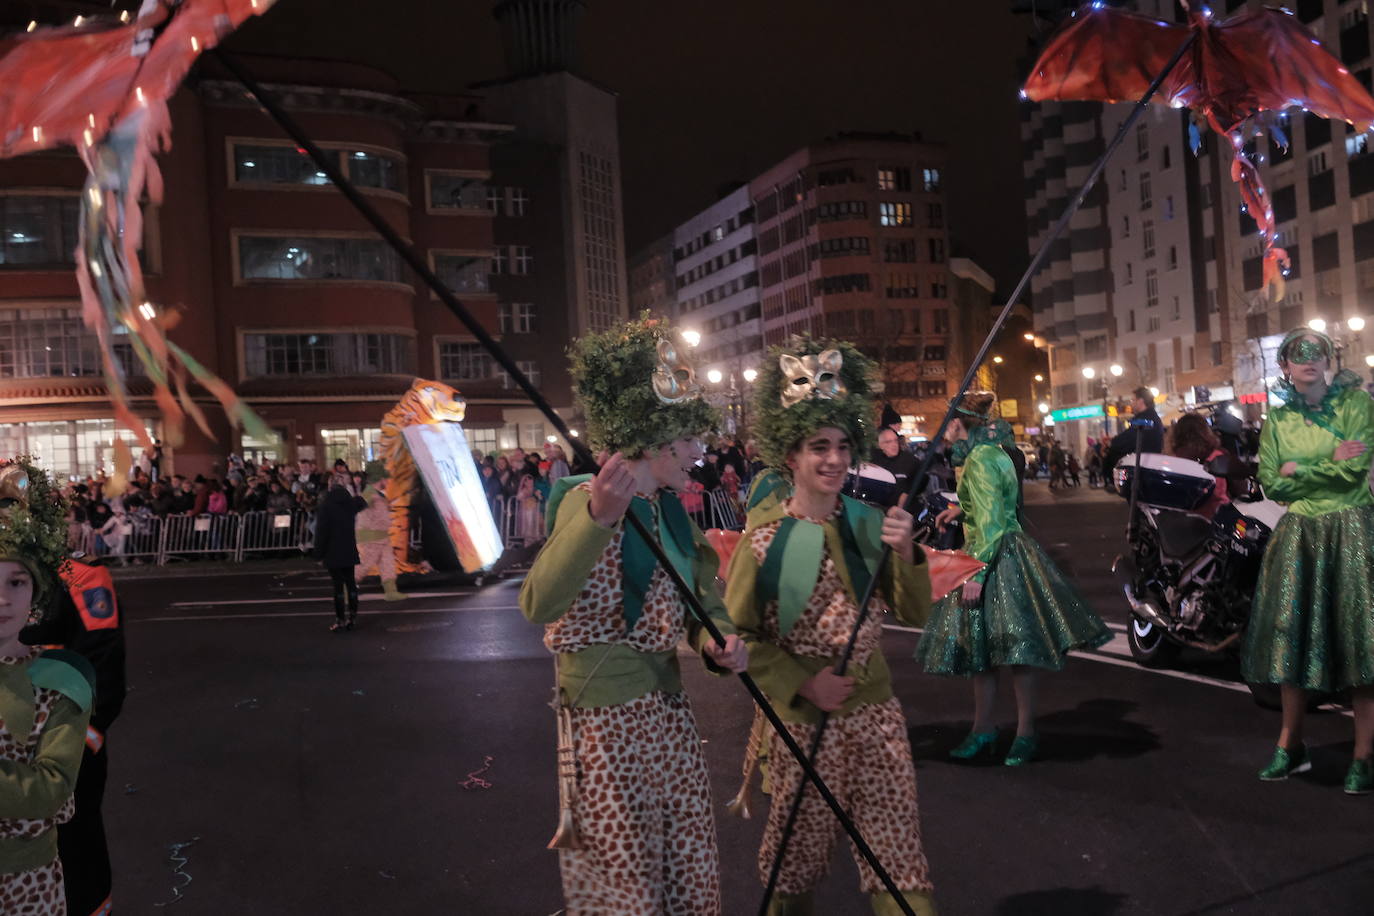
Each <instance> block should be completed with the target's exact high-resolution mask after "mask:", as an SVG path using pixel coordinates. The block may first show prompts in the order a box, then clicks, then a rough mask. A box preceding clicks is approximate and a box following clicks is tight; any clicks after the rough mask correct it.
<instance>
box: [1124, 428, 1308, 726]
mask: <svg viewBox="0 0 1374 916" xmlns="http://www.w3.org/2000/svg"><path fill="white" fill-rule="evenodd" d="M1234 462H1235V459H1234V458H1233V457H1232V456H1230V455H1222V456H1218V457H1217V458H1214V459H1213V460H1212V461H1209V462H1207V464H1206V465H1203V464H1200V463H1198V462H1196V461H1189V460H1187V459H1183V458H1176V457H1172V456H1169V455H1159V454H1150V453H1144V454H1141V453H1136V454H1133V455H1127V456H1125V457H1124V458H1122V459H1121V461H1120V462H1119V463H1118V464H1117V466H1116V468H1115V469H1114V477H1115V480H1114V483H1115V484H1116V491H1117V493H1118V494H1120V495H1121V496H1123V497H1126V498H1128V499H1131V500H1132V504H1133V507H1134V508H1133V511H1132V516H1131V521H1130V525H1129V527H1128V529H1127V538H1128V542H1129V547H1130V551H1129V553H1126V554H1122V555H1121V556H1118V557H1117V558H1116V561H1115V562H1114V563H1113V564H1112V572H1113V573H1114V574H1115V575H1116V578H1117V582H1118V584H1119V585H1120V586H1121V589H1122V593H1123V594H1124V595H1125V597H1126V601H1127V603H1129V604H1130V607H1131V617H1132V619H1131V623H1130V628H1129V629H1128V631H1127V642H1128V643H1129V645H1130V649H1131V656H1132V657H1133V658H1134V659H1135V660H1136V662H1138V663H1139V664H1141V665H1143V666H1144V667H1147V668H1167V667H1169V666H1170V665H1171V664H1173V662H1174V661H1175V660H1176V659H1177V657H1178V655H1179V653H1180V651H1182V649H1183V647H1184V646H1192V647H1195V648H1201V649H1205V650H1207V651H1210V652H1221V651H1226V650H1234V649H1236V648H1238V647H1239V641H1240V638H1241V634H1242V633H1243V632H1244V629H1245V624H1246V621H1247V620H1248V619H1249V616H1250V603H1251V599H1252V598H1253V596H1254V590H1255V584H1256V582H1257V580H1258V578H1259V569H1260V558H1261V557H1262V556H1263V555H1264V548H1265V545H1266V544H1267V542H1268V540H1269V536H1270V534H1271V533H1272V532H1273V530H1274V527H1275V526H1276V525H1278V523H1279V519H1280V518H1282V517H1283V514H1284V512H1285V509H1284V508H1283V506H1281V505H1279V504H1278V503H1276V502H1274V501H1273V500H1270V499H1266V498H1265V496H1264V493H1263V490H1262V489H1261V488H1260V486H1259V482H1258V481H1257V480H1256V479H1255V476H1254V473H1253V469H1252V467H1251V466H1249V465H1246V466H1244V467H1240V468H1238V467H1235V466H1234ZM1241 472H1244V473H1243V474H1242V473H1241ZM1218 477H1227V478H1228V479H1229V480H1230V481H1232V483H1231V484H1230V485H1229V487H1228V495H1229V496H1230V499H1231V502H1229V503H1224V504H1222V505H1221V506H1220V507H1219V508H1218V509H1217V512H1216V515H1215V516H1214V517H1213V518H1211V519H1208V518H1207V517H1206V516H1204V515H1201V514H1199V513H1198V511H1197V510H1198V509H1200V508H1201V507H1202V506H1203V505H1204V504H1205V503H1206V502H1207V500H1208V499H1209V498H1210V497H1211V496H1212V493H1213V492H1214V490H1215V487H1216V481H1217V478H1218ZM1254 689H1255V688H1254V687H1252V690H1254ZM1261 689H1262V688H1261ZM1257 699H1261V701H1264V699H1265V698H1263V697H1259V696H1258V694H1257Z"/></svg>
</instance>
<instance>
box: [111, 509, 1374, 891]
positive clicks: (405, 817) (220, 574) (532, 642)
mask: <svg viewBox="0 0 1374 916" xmlns="http://www.w3.org/2000/svg"><path fill="white" fill-rule="evenodd" d="M1027 501H1028V515H1029V517H1030V520H1031V522H1032V526H1033V527H1032V529H1031V532H1032V534H1033V535H1034V536H1035V537H1037V538H1038V539H1039V540H1040V541H1041V543H1042V544H1044V545H1045V546H1046V547H1047V548H1048V549H1049V550H1050V552H1051V554H1052V555H1053V556H1054V557H1055V559H1056V560H1057V561H1058V562H1060V563H1061V565H1062V566H1063V568H1064V569H1065V570H1066V571H1067V572H1069V573H1070V575H1072V576H1073V577H1074V579H1075V580H1076V581H1077V582H1078V583H1079V585H1080V587H1081V588H1082V590H1083V591H1084V593H1085V595H1086V596H1087V597H1088V598H1089V599H1090V600H1091V601H1092V602H1093V604H1094V605H1095V606H1096V607H1097V609H1098V610H1099V613H1101V614H1102V616H1103V617H1104V618H1105V619H1107V620H1108V621H1109V622H1111V623H1114V624H1115V625H1116V627H1117V629H1118V631H1120V630H1122V629H1124V624H1125V620H1126V617H1125V608H1124V605H1123V604H1122V602H1121V599H1120V598H1119V596H1118V595H1117V594H1116V592H1115V589H1114V587H1113V585H1112V580H1111V576H1110V574H1109V572H1108V567H1109V566H1110V562H1111V558H1112V556H1113V555H1114V554H1115V553H1116V552H1117V550H1118V548H1119V541H1120V535H1121V530H1122V525H1123V521H1124V510H1123V508H1122V505H1121V504H1120V502H1119V501H1115V500H1112V499H1109V498H1107V497H1104V496H1102V495H1101V494H1098V493H1095V492H1089V491H1087V490H1086V489H1084V490H1079V491H1071V492H1070V493H1068V494H1064V495H1051V494H1049V493H1048V492H1047V491H1045V490H1044V484H1043V483H1040V484H1033V485H1031V487H1030V488H1029V491H1028V497H1027ZM148 572H149V571H147V570H143V571H137V570H135V571H134V576H133V577H122V578H121V584H120V596H121V603H122V605H123V608H124V613H125V616H126V620H127V623H126V628H127V634H128V643H129V683H130V686H131V691H130V694H129V698H128V701H127V703H126V705H125V710H124V714H123V716H122V718H121V719H120V720H119V721H118V722H117V723H116V725H115V726H114V728H113V729H112V730H111V734H110V738H109V745H108V746H109V749H110V757H111V773H110V782H109V789H108V794H107V797H106V803H105V812H106V819H107V822H108V824H109V833H110V838H111V843H112V847H113V857H114V866H115V875H116V890H115V904H116V908H115V912H116V913H124V914H154V913H162V912H167V913H180V914H183V916H191V914H206V916H217V914H235V916H241V914H273V916H275V914H283V916H288V914H289V916H301V914H306V916H314V914H345V916H351V914H484V916H485V914H493V916H504V914H520V916H525V914H529V916H550V914H554V913H557V912H558V911H559V910H560V907H561V906H562V903H561V895H560V893H559V885H558V870H557V861H556V858H555V854H554V853H552V852H549V851H547V850H546V849H545V844H546V843H547V841H548V839H549V836H550V834H551V833H552V831H553V828H554V823H555V814H556V787H555V780H554V751H553V745H554V722H553V715H552V713H551V711H550V710H549V709H548V706H547V700H548V697H549V691H550V685H551V681H552V665H551V663H550V661H549V657H548V655H547V653H546V652H545V651H544V649H543V647H542V645H541V644H540V632H539V630H538V629H537V628H535V627H533V626H530V625H529V624H527V623H526V622H525V621H524V619H523V618H522V617H521V616H520V614H519V611H518V610H517V608H516V603H515V598H516V592H517V590H518V588H519V584H518V582H516V581H498V582H495V583H491V584H488V585H487V586H486V587H484V588H480V589H478V588H473V587H462V586H458V585H454V584H442V583H440V584H428V585H424V586H419V587H417V588H416V589H415V591H417V592H419V593H420V594H421V595H422V596H423V597H412V598H411V599H409V600H407V601H406V602H404V603H401V604H395V605H393V604H386V603H384V602H382V601H381V600H380V598H381V596H380V594H378V593H376V592H375V591H374V592H373V593H372V594H370V595H365V596H364V597H365V601H364V605H363V608H364V609H363V615H362V617H361V621H360V627H359V629H358V630H357V631H355V632H353V633H350V634H342V635H335V634H331V633H329V632H327V626H328V624H329V622H330V620H331V618H332V610H331V606H330V603H329V598H328V595H329V583H328V580H327V578H325V577H324V575H323V573H322V571H319V570H307V569H304V568H296V569H291V568H281V567H277V566H271V565H257V566H247V567H244V568H242V569H238V570H234V571H232V572H225V571H222V570H221V571H217V572H214V573H213V574H212V575H205V574H203V573H202V574H199V575H194V574H187V571H186V570H179V569H178V570H170V571H158V572H156V573H155V574H153V575H148ZM917 638H918V634H915V633H913V632H910V631H905V630H901V629H895V628H894V629H889V631H888V632H887V634H886V637H885V651H886V652H887V654H888V658H889V660H890V661H891V663H892V668H893V672H894V678H895V686H896V690H897V694H898V696H900V697H901V699H902V701H903V705H904V707H905V710H906V716H907V719H908V721H909V722H910V725H911V738H912V742H913V746H914V750H915V755H916V760H917V768H918V785H919V789H920V794H921V809H922V817H923V829H924V834H925V839H926V843H927V849H928V853H929V856H930V859H931V865H932V869H933V873H934V877H935V881H936V884H937V899H938V901H939V904H940V907H941V912H942V913H943V914H954V916H963V914H968V916H993V914H996V916H1011V914H1016V916H1020V914H1085V916H1099V914H1100V916H1108V914H1144V913H1158V914H1213V913H1217V914H1220V913H1243V914H1289V913H1293V914H1297V913H1323V914H1367V913H1370V912H1374V832H1372V831H1371V825H1374V797H1371V798H1363V799H1352V798H1348V797H1346V796H1345V795H1343V794H1342V793H1341V791H1340V785H1341V780H1342V778H1343V775H1344V771H1345V766H1346V763H1347V761H1348V758H1349V754H1350V746H1351V722H1350V719H1349V718H1348V716H1346V715H1344V714H1343V713H1341V712H1340V711H1329V712H1325V713H1321V714H1318V715H1316V716H1315V717H1314V718H1313V719H1312V721H1311V723H1310V726H1309V742H1310V743H1311V744H1312V745H1313V756H1314V760H1315V764H1316V766H1315V771H1314V773H1313V774H1312V775H1311V777H1310V778H1298V779H1294V780H1291V781H1289V782H1287V783H1279V784H1261V783H1260V782H1258V781H1257V780H1256V779H1255V776H1254V773H1255V771H1256V770H1257V769H1258V768H1259V767H1260V766H1261V765H1262V764H1263V763H1264V762H1265V761H1266V760H1267V759H1268V755H1269V753H1270V749H1271V748H1272V743H1273V740H1274V738H1275V735H1276V732H1277V726H1278V722H1277V716H1276V714H1274V713H1271V712H1268V711H1266V710H1263V709H1260V708H1259V707H1257V706H1255V705H1254V703H1253V702H1252V701H1251V699H1250V697H1249V695H1248V693H1247V692H1246V691H1245V688H1244V686H1243V685H1240V684H1238V683H1236V681H1235V676H1236V671H1235V668H1236V666H1235V665H1234V663H1232V662H1230V661H1227V660H1225V659H1209V658H1192V657H1186V658H1185V659H1184V661H1183V662H1182V667H1181V670H1177V671H1171V672H1148V671H1144V670H1142V669H1140V668H1138V667H1136V666H1135V665H1134V664H1133V663H1131V662H1130V661H1129V660H1128V659H1127V656H1128V654H1129V653H1128V652H1127V649H1126V646H1125V641H1124V636H1123V637H1122V638H1120V639H1118V640H1116V641H1114V643H1113V644H1111V645H1108V646H1106V647H1104V649H1103V650H1102V651H1100V652H1096V653H1091V654H1087V655H1084V656H1082V657H1075V658H1073V659H1071V660H1070V661H1069V662H1068V664H1067V666H1066V668H1065V670H1064V671H1063V672H1062V673H1059V674H1057V675H1053V676H1050V677H1047V678H1045V680H1044V685H1043V689H1042V709H1043V717H1042V719H1041V732H1042V735H1043V739H1042V740H1043V752H1044V757H1045V759H1043V760H1041V761H1039V762H1036V763H1035V764H1034V765H1032V766H1029V767H1025V768H1023V769H1020V770H1011V769H1007V768H1005V767H1001V766H991V765H988V766H964V765H956V764H953V763H951V762H950V761H948V759H947V758H946V752H947V751H948V750H949V749H950V748H952V747H953V746H954V745H955V744H956V743H958V741H959V740H960V739H961V738H962V737H963V736H964V734H965V733H966V732H967V731H968V728H969V723H970V715H971V705H972V701H971V694H970V690H969V687H968V684H967V683H966V682H964V681H961V680H945V679H941V678H935V677H930V676H926V675H924V674H922V673H921V672H920V671H919V670H918V669H917V668H916V666H915V664H914V663H912V662H911V661H910V658H911V655H912V652H913V650H914V648H915V645H916V641H917ZM685 668H686V679H687V684H688V690H689V692H690V693H691V695H692V698H693V703H694V707H695V709H696V713H697V718H698V722H699V725H700V729H701V733H702V737H703V739H704V740H705V741H706V742H707V744H706V756H707V760H708V762H709V764H710V766H711V768H712V778H713V783H714V791H715V798H716V802H717V808H718V809H719V810H720V812H721V813H720V816H719V817H718V822H717V825H718V831H719V835H720V846H721V855H722V861H723V876H722V885H723V892H724V898H725V911H726V913H727V914H745V913H753V912H754V910H755V908H756V907H757V901H758V897H759V893H760V888H759V882H758V878H757V876H756V874H755V866H754V861H755V857H756V852H757V844H758V839H759V834H760V831H761V819H760V816H759V815H758V814H756V815H755V817H754V819H753V820H749V821H742V820H738V819H734V818H730V817H729V816H727V815H725V814H724V812H723V807H724V802H725V801H726V800H728V799H729V798H730V797H731V796H732V795H734V793H735V791H736V789H737V788H738V785H739V765H740V761H741V757H742V753H743V746H744V739H745V735H746V732H747V729H748V725H749V721H750V716H751V710H750V706H749V701H748V698H747V696H746V695H745V694H744V692H743V690H741V689H740V687H739V686H738V685H737V684H736V683H734V682H733V681H732V680H729V679H718V678H713V677H710V676H707V675H705V674H704V673H702V671H701V668H700V666H699V665H697V664H695V662H694V661H692V660H690V659H688V660H686V664H685ZM1001 718H1002V719H1003V721H1004V722H1005V723H1007V724H1008V725H1010V724H1012V723H1013V722H1014V711H1013V708H1012V705H1011V698H1010V694H1009V691H1008V693H1007V695H1006V696H1005V697H1004V705H1003V708H1002V710H1001ZM1008 740H1009V739H1008ZM757 802H758V804H757V805H756V807H758V808H761V807H762V805H763V799H762V798H761V797H760V798H758V799H757ZM185 843H189V844H190V845H187V846H179V847H177V849H178V851H177V854H176V856H175V858H173V856H172V852H173V850H172V846H173V844H185ZM818 912H819V913H823V914H835V916H844V914H859V913H867V912H869V910H868V907H867V903H866V902H865V901H864V900H862V899H861V898H860V897H859V895H858V894H857V892H856V890H855V871H854V868H853V865H852V864H851V863H850V862H849V857H848V852H847V849H846V848H841V849H839V850H837V854H836V857H835V867H834V869H833V871H832V873H831V875H830V877H829V878H828V880H827V882H826V883H825V885H824V887H823V888H822V890H821V893H820V896H819V903H818Z"/></svg>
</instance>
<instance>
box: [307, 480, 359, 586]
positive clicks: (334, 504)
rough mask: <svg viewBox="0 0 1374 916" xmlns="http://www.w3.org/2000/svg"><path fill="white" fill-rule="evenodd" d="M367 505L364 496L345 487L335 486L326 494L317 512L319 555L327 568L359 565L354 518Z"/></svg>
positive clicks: (316, 529)
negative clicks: (354, 493) (357, 494)
mask: <svg viewBox="0 0 1374 916" xmlns="http://www.w3.org/2000/svg"><path fill="white" fill-rule="evenodd" d="M366 508H367V503H366V502H364V501H363V499H362V497H359V496H354V495H353V494H351V493H349V492H348V490H347V489H346V488H344V487H340V486H332V487H330V488H329V492H328V493H326V494H325V497H324V501H323V502H321V503H320V509H319V512H318V513H316V515H315V556H316V557H318V558H319V559H321V560H323V561H324V565H325V567H326V568H327V569H345V568H351V567H354V566H357V565H358V539H357V538H356V537H355V536H354V533H353V521H354V518H355V517H356V516H357V514H358V513H359V512H361V511H362V510H363V509H366Z"/></svg>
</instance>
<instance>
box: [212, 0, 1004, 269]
mask: <svg viewBox="0 0 1374 916" xmlns="http://www.w3.org/2000/svg"><path fill="white" fill-rule="evenodd" d="M493 5H494V4H493V3H492V2H489V0H278V3H277V6H276V7H275V8H273V9H272V10H271V11H270V12H269V13H268V14H267V16H266V17H264V18H263V19H262V20H261V21H257V22H250V23H248V24H247V25H245V26H244V27H243V28H242V29H241V31H240V33H239V34H238V35H236V36H235V37H234V38H233V40H232V42H231V44H230V46H229V47H231V48H234V49H238V50H240V51H245V52H247V51H262V52H266V53H280V54H292V55H299V56H310V57H320V58H331V59H339V60H350V61H356V62H359V63H368V64H372V65H374V66H377V67H380V68H381V69H383V70H386V71H387V72H389V73H390V74H392V75H393V76H394V77H396V78H397V79H398V80H400V82H401V84H402V86H403V87H404V88H406V89H412V90H432V91H453V90H461V89H463V88H465V87H466V86H468V85H469V84H471V83H474V82H477V81H480V80H484V79H492V78H497V77H500V76H503V75H504V61H503V57H502V52H501V46H500V36H499V33H498V29H497V24H496V22H495V20H494V19H493V18H492V17H491V13H490V11H491V8H492V6H493ZM1010 6H1011V4H1010V0H810V2H806V0H695V2H675V3H670V2H667V0H587V12H586V15H584V16H583V18H582V21H581V28H580V53H581V68H580V69H581V72H582V74H583V75H585V76H586V77H587V78H589V79H591V80H594V81H595V82H597V83H600V84H601V85H603V86H606V87H607V88H610V89H613V90H615V91H617V92H618V93H619V95H620V126H621V160H622V167H623V171H624V195H625V224H626V236H627V238H626V242H627V251H628V252H629V253H633V252H634V251H636V250H637V249H638V248H639V247H640V246H642V245H644V244H645V243H646V242H648V241H651V240H652V239H654V238H656V237H658V236H660V235H662V234H664V233H666V232H668V231H670V230H671V229H672V228H673V227H674V226H675V225H676V224H678V223H679V222H681V221H683V220H684V219H686V218H687V217H689V216H691V215H692V214H693V213H695V212H696V211H697V210H699V209H701V208H703V207H705V206H707V205H709V204H710V203H712V202H713V201H714V200H715V199H716V190H717V188H719V187H720V186H721V185H722V184H724V183H726V182H729V181H731V180H735V179H739V180H744V179H748V178H750V177H752V176H753V175H755V174H757V173H759V172H761V171H762V170H763V169H765V168H767V167H768V166H770V165H772V164H773V163H774V162H776V161H777V160H779V159H781V158H782V157H784V156H785V155H787V154H788V153H789V152H791V151H792V150H794V149H796V148H797V147H799V146H801V145H804V144H805V143H807V142H809V141H811V140H814V139H819V138H822V137H824V136H826V135H827V134H830V133H833V132H835V131H838V130H847V129H851V130H881V131H886V130H896V131H912V130H919V131H921V132H922V133H923V134H924V136H925V138H926V139H927V140H936V141H941V142H943V143H946V144H947V145H948V147H949V153H950V161H949V167H948V170H947V174H946V182H947V187H948V193H949V210H950V212H949V224H950V228H951V232H952V234H953V236H954V244H955V246H956V253H957V254H964V255H966V256H969V257H972V258H974V259H975V260H976V261H977V262H978V263H979V264H980V265H982V266H983V267H984V269H986V270H987V271H988V272H989V273H991V274H992V275H993V277H994V278H995V279H996V280H997V283H998V287H999V290H1001V291H1003V292H1009V291H1010V288H1011V286H1012V284H1013V283H1015V281H1016V279H1017V278H1018V276H1019V275H1020V272H1021V270H1022V269H1023V268H1024V266H1025V264H1026V261H1027V260H1028V256H1027V252H1026V240H1025V217H1024V205H1023V198H1022V191H1021V164H1020V163H1021V160H1020V145H1019V134H1018V120H1017V105H1018V101H1017V99H1016V90H1017V86H1018V76H1019V72H1018V61H1020V60H1021V58H1022V57H1023V56H1024V51H1025V46H1026V45H1025V42H1026V38H1027V36H1028V35H1029V34H1030V30H1031V23H1030V22H1029V20H1028V18H1027V17H1024V16H1020V17H1018V16H1014V15H1012V14H1011V12H1010Z"/></svg>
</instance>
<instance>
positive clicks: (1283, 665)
mask: <svg viewBox="0 0 1374 916" xmlns="http://www.w3.org/2000/svg"><path fill="white" fill-rule="evenodd" d="M1334 354H1335V346H1334V345H1333V344H1332V342H1331V338H1329V337H1327V336H1326V335H1325V334H1321V333H1318V332H1316V331H1313V330H1311V329H1310V328H1297V329H1295V330H1293V331H1290V332H1289V333H1288V335H1287V336H1286V337H1285V338H1284V339H1283V343H1282V345H1281V346H1280V347H1279V369H1280V370H1281V371H1282V372H1283V373H1284V378H1283V379H1282V381H1280V383H1279V384H1278V385H1277V386H1276V387H1275V389H1274V390H1275V393H1276V394H1278V395H1279V396H1280V397H1282V398H1283V400H1284V404H1283V406H1281V407H1275V408H1272V409H1271V410H1270V411H1269V418H1268V420H1267V421H1266V422H1265V424H1264V429H1263V431H1262V432H1261V434H1260V468H1259V478H1260V483H1262V484H1263V485H1264V491H1265V494H1266V495H1267V496H1268V497H1269V498H1270V499H1274V500H1278V501H1279V502H1283V503H1287V504H1288V513H1287V514H1286V515H1285V516H1284V517H1283V519H1282V520H1281V521H1280V522H1279V524H1278V526H1277V527H1276V528H1275V529H1274V536H1273V538H1272V539H1271V540H1270V542H1269V546H1268V548H1267V549H1266V550H1265V553H1264V561H1263V563H1262V565H1261V566H1260V581H1259V586H1258V587H1257V588H1256V589H1255V604H1254V610H1253V612H1252V614H1251V617H1250V624H1249V626H1248V627H1247V628H1246V631H1245V648H1244V655H1243V667H1242V672H1243V674H1244V676H1245V679H1246V680H1247V681H1249V682H1251V683H1268V684H1278V685H1279V689H1280V691H1281V696H1282V700H1283V727H1282V729H1281V730H1280V731H1279V742H1278V746H1277V747H1276V748H1275V749H1274V756H1273V759H1272V760H1271V761H1270V762H1269V765H1268V766H1266V767H1265V768H1264V769H1262V770H1260V773H1259V777H1260V779H1263V780H1265V781H1277V780H1282V779H1287V778H1288V777H1289V776H1290V775H1292V774H1294V773H1303V772H1306V771H1307V770H1310V769H1311V768H1312V762H1311V759H1310V758H1309V756H1308V753H1307V747H1306V745H1304V744H1303V741H1302V727H1303V714H1304V712H1305V711H1306V709H1307V694H1308V691H1312V690H1320V691H1330V690H1339V689H1342V688H1345V687H1349V688H1350V689H1351V694H1352V697H1353V700H1354V706H1355V757H1354V760H1353V761H1352V762H1351V764H1350V769H1349V771H1348V772H1347V773H1346V778H1345V791H1346V792H1347V793H1348V794H1350V795H1364V794H1366V793H1368V792H1370V791H1371V789H1374V768H1371V765H1370V759H1371V752H1372V751H1374V557H1372V556H1371V550H1374V496H1372V495H1371V494H1370V489H1369V464H1370V458H1371V454H1372V453H1371V452H1370V448H1369V447H1370V444H1371V443H1374V400H1371V399H1370V397H1369V395H1368V394H1366V393H1365V392H1364V390H1363V389H1362V387H1361V380H1360V377H1359V376H1358V375H1356V374H1355V373H1353V372H1350V371H1349V370H1346V371H1343V372H1338V373H1336V376H1335V378H1333V379H1332V380H1331V381H1330V382H1327V380H1326V373H1327V372H1328V371H1329V370H1330V368H1331V362H1332V356H1333V355H1334Z"/></svg>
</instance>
